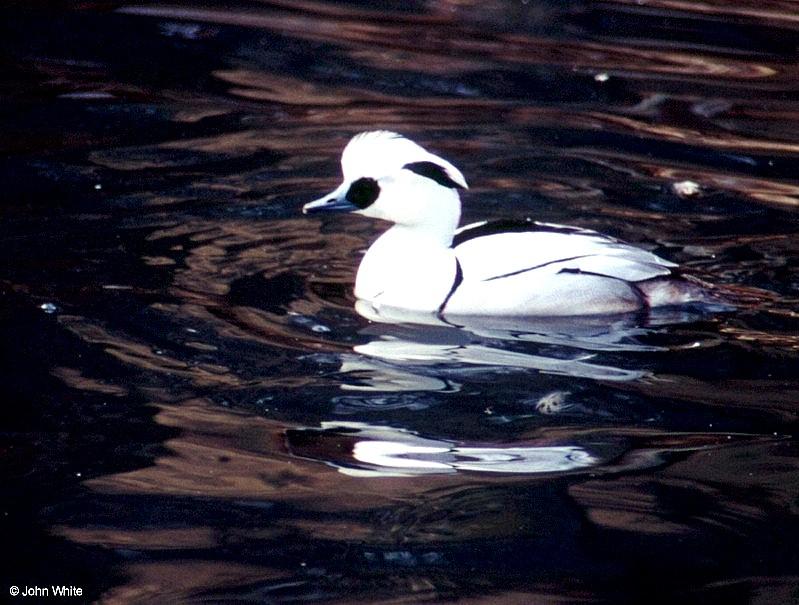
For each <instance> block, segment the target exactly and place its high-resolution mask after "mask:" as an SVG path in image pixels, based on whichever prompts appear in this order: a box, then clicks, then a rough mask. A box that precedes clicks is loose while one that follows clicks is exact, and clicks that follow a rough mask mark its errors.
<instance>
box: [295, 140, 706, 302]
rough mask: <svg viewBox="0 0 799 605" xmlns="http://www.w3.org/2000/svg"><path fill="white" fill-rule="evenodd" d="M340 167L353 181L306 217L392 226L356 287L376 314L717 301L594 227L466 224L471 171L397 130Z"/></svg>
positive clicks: (357, 143)
mask: <svg viewBox="0 0 799 605" xmlns="http://www.w3.org/2000/svg"><path fill="white" fill-rule="evenodd" d="M341 163H342V172H343V175H344V182H343V183H342V184H341V185H340V186H339V187H338V188H337V189H336V190H335V191H333V192H332V193H331V194H329V195H327V196H325V197H323V198H320V199H319V200H317V201H314V202H311V203H309V204H306V205H305V206H304V208H303V211H304V212H306V213H314V212H323V211H340V210H349V211H354V212H357V213H359V214H363V215H365V216H370V217H373V218H380V219H383V220H387V221H390V222H392V223H393V226H392V227H391V228H390V229H388V230H387V231H386V232H385V233H384V234H383V235H381V236H380V237H379V238H378V239H377V241H375V242H374V244H372V246H371V247H370V248H369V250H368V251H367V253H366V255H365V256H364V258H363V260H362V262H361V265H360V268H359V269H358V275H357V278H356V282H355V295H356V296H357V298H358V299H360V300H362V301H366V302H368V303H370V304H371V305H372V306H373V307H375V308H376V309H379V308H381V307H391V308H398V309H406V310H409V311H414V312H431V313H438V314H442V315H444V314H445V315H448V316H450V315H452V316H457V315H483V316H564V315H595V314H611V313H625V312H631V311H640V310H642V309H647V308H649V307H654V306H662V305H674V304H682V303H687V302H692V301H706V300H710V298H709V295H708V294H707V292H705V291H704V290H703V289H702V288H700V287H698V286H696V285H694V284H692V283H690V282H687V281H685V280H683V279H681V278H679V277H678V276H677V275H676V273H675V269H676V265H675V264H674V263H672V262H670V261H667V260H665V259H662V258H660V257H659V256H656V255H655V254H652V253H651V252H647V251H646V250H641V249H639V248H636V247H633V246H631V245H629V244H626V243H624V242H621V241H618V240H616V239H614V238H611V237H608V236H605V235H602V234H600V233H597V232H595V231H591V230H588V229H580V228H577V227H567V226H562V225H552V224H545V223H536V222H533V221H531V220H523V221H496V222H482V223H475V224H473V225H468V226H466V227H462V228H460V229H458V228H457V225H458V222H459V220H460V210H461V207H460V197H459V195H458V190H459V189H466V188H467V185H466V181H465V179H464V177H463V175H462V174H461V173H460V171H458V169H457V168H455V167H454V166H453V165H452V164H450V163H449V162H447V161H446V160H444V159H442V158H440V157H438V156H436V155H434V154H432V153H430V152H428V151H426V150H425V149H423V148H422V147H420V146H419V145H417V144H416V143H413V142H412V141H410V140H408V139H406V138H404V137H402V136H400V135H398V134H395V133H392V132H386V131H375V132H367V133H362V134H360V135H357V136H356V137H354V138H353V139H352V140H351V141H350V142H349V144H348V145H347V146H346V147H345V149H344V152H343V154H342V161H341Z"/></svg>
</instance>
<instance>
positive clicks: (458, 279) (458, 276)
mask: <svg viewBox="0 0 799 605" xmlns="http://www.w3.org/2000/svg"><path fill="white" fill-rule="evenodd" d="M462 282H463V268H462V267H461V262H460V261H459V260H458V259H457V258H456V259H455V279H454V280H452V287H451V288H450V289H449V293H448V294H447V296H446V298H445V299H444V302H442V303H441V304H440V305H439V307H438V312H439V313H441V312H443V311H444V307H446V306H447V303H448V302H449V299H450V298H452V295H453V294H455V290H457V289H458V286H460V285H461V283H462Z"/></svg>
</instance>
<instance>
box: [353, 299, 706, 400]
mask: <svg viewBox="0 0 799 605" xmlns="http://www.w3.org/2000/svg"><path fill="white" fill-rule="evenodd" d="M356 310H357V311H358V313H360V314H361V315H362V316H363V317H365V318H367V319H369V320H370V321H372V322H373V323H372V324H371V325H370V326H368V327H367V328H365V329H364V330H362V331H361V334H363V335H367V336H369V337H371V340H369V342H366V343H364V344H360V345H357V346H355V347H354V348H353V349H354V351H355V352H356V353H359V354H360V357H355V356H342V361H341V369H340V371H341V372H342V373H345V374H348V375H350V376H351V377H357V381H356V382H353V381H350V382H349V383H348V384H346V385H345V386H344V387H343V388H345V389H348V390H362V391H370V390H389V391H402V390H422V391H457V390H458V388H459V385H458V383H457V382H456V381H454V380H453V378H454V377H457V376H458V375H462V374H464V373H470V372H471V371H477V372H479V371H486V370H491V369H494V370H496V369H520V370H537V371H539V372H542V373H545V374H554V375H561V376H572V377H575V378H590V379H594V380H605V381H633V380H638V379H640V378H644V377H646V376H648V375H649V374H650V373H649V371H648V370H645V369H641V368H629V367H620V366H619V365H617V364H618V361H615V363H609V362H607V361H606V360H604V359H602V358H601V357H600V355H601V354H603V353H649V352H656V351H662V350H665V349H664V348H663V347H659V346H654V345H652V344H647V343H645V342H643V341H642V340H641V339H642V337H644V336H646V335H647V334H650V333H652V331H653V330H654V329H656V328H657V327H659V326H664V325H673V324H677V323H684V322H688V321H693V320H695V319H697V317H698V316H699V315H698V313H695V312H694V313H691V312H688V311H685V310H678V311H668V310H667V311H664V312H660V313H658V314H650V315H649V316H647V317H646V318H643V319H642V318H641V317H639V316H636V315H626V316H614V317H593V316H592V317H574V318H546V317H544V318H525V317H519V318H503V317H446V318H441V317H439V316H436V315H433V314H422V313H412V312H408V311H405V310H401V309H391V308H386V307H381V308H376V307H374V306H372V305H371V304H369V303H365V302H363V301H358V302H357V303H356ZM627 361H628V360H625V362H627ZM443 368H446V372H445V371H444V370H443ZM470 368H471V370H470Z"/></svg>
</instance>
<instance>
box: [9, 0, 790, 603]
mask: <svg viewBox="0 0 799 605" xmlns="http://www.w3.org/2000/svg"><path fill="white" fill-rule="evenodd" d="M0 33H2V35H0V45H2V49H3V56H4V59H3V61H2V62H0V69H2V72H3V77H2V79H0V96H2V100H3V107H4V109H5V111H3V112H2V113H1V114H0V128H2V132H3V135H4V136H3V137H2V141H0V147H2V156H0V174H2V182H3V189H4V192H3V198H4V203H3V205H2V224H3V229H2V235H1V237H2V245H3V259H4V260H3V271H2V274H1V275H0V287H1V288H2V298H0V300H2V304H1V305H0V312H1V315H0V326H1V327H2V331H3V337H2V343H3V348H4V353H5V356H4V363H3V368H4V370H5V372H4V379H3V386H4V391H5V397H4V400H5V405H4V406H3V426H4V427H6V428H5V437H6V440H5V445H4V447H3V453H4V456H3V460H4V463H5V469H4V470H5V474H4V476H5V481H4V505H3V515H2V523H3V527H4V533H5V535H6V536H7V540H6V543H7V544H8V545H9V547H8V551H9V558H11V559H12V563H11V564H10V565H8V566H7V567H6V568H4V569H3V577H4V579H5V580H6V582H5V585H4V587H2V588H1V589H2V590H3V591H6V590H7V586H10V585H12V584H15V585H19V586H25V585H28V586H35V585H40V586H46V585H51V584H56V583H64V584H72V585H76V586H82V587H83V588H84V592H85V593H86V594H87V595H88V596H87V599H86V600H91V601H94V600H96V601H100V602H108V603H136V602H142V603H146V602H237V603H239V602H244V603H249V602H266V603H284V602H314V601H322V602H331V603H338V602H340V603H344V602H347V603H351V602H381V603H382V602H385V603H409V602H410V603H416V602H425V601H430V602H443V601H450V600H460V601H461V602H465V603H530V602H553V603H578V602H579V603H624V602H630V603H638V602H663V603H673V602H677V601H680V602H697V603H699V602H701V603H725V604H727V603H788V602H792V601H797V600H799V581H797V578H798V577H799V555H797V549H796V548H795V544H796V543H797V540H799V510H797V503H798V502H799V475H798V474H797V471H799V448H798V447H797V441H796V439H795V436H794V435H795V432H796V428H797V412H798V411H799V379H798V378H797V367H798V366H797V362H798V361H799V337H797V333H799V314H798V313H799V311H797V300H799V270H797V265H799V237H798V236H797V234H798V233H799V219H798V218H797V216H798V215H797V212H799V179H797V174H799V172H798V167H799V163H798V162H797V160H799V135H797V133H798V132H799V128H797V127H798V126H799V101H798V100H797V95H796V82H797V67H796V65H797V62H796V61H797V48H799V18H797V16H796V11H795V8H794V7H793V5H792V3H789V2H779V1H771V2H769V1H766V2H759V3H757V4H756V5H755V4H752V3H745V2H741V3H729V2H721V1H718V2H715V1H713V2H703V3H690V2H671V1H669V2H666V1H663V2H661V1H659V0H651V1H648V2H640V1H639V2H627V1H624V0H618V1H607V2H600V3H596V2H570V3H559V2H546V1H536V0H531V1H530V2H521V3H517V2H514V3H510V2H508V3H499V2H479V3H477V2H468V1H466V2H440V3H433V2H430V3H427V2H388V3H381V4H380V7H379V8H377V7H376V5H373V4H370V3H366V2H353V3H338V2H322V1H311V0H308V1H303V2H291V3H289V2H281V1H241V2H225V3H196V2H188V1H186V2H181V1H175V2H169V3H164V2H157V1H156V2H147V3H140V4H137V3H125V2H111V1H107V0H97V1H93V2H66V1H65V2H59V3H57V4H56V5H54V4H53V3H44V2H30V3H13V4H12V6H10V7H9V8H6V9H5V12H4V18H3V20H2V22H0ZM374 128H385V129H393V130H397V131H399V132H402V133H403V134H406V135H407V136H409V137H411V138H413V139H415V140H418V141H419V142H420V143H422V144H423V145H425V146H427V147H429V148H431V149H432V150H435V151H436V152H438V153H440V154H441V155H442V156H444V157H446V158H448V159H450V160H451V161H452V162H453V163H454V164H456V165H457V166H458V167H459V168H461V169H462V171H463V172H464V174H465V175H466V178H467V180H468V181H469V183H470V187H471V188H470V190H469V191H468V192H466V193H465V194H464V220H465V221H472V220H481V219H485V218H503V217H522V216H530V217H534V218H535V219H537V220H542V221H549V222H557V223H568V224H576V225H580V226H584V227H589V228H593V229H597V230H600V231H603V232H606V233H609V234H611V235H614V236H617V237H620V238H623V239H625V240H628V241H631V242H635V243H636V244H638V245H640V246H642V247H645V248H647V249H650V250H653V251H654V252H656V253H658V254H661V255H662V256H664V257H666V258H669V259H670V260H673V261H676V262H679V263H681V264H682V265H683V266H684V267H686V270H687V271H689V272H691V273H692V274H694V275H697V276H699V277H701V278H703V279H707V280H709V281H712V282H714V283H717V284H721V285H723V286H725V287H728V288H737V289H738V294H739V296H740V298H741V300H742V301H743V304H742V305H741V306H740V307H739V308H738V309H737V310H735V311H733V312H727V313H707V312H700V310H695V309H689V310H681V311H673V312H667V313H662V314H655V315H653V316H651V317H648V318H641V317H616V318H601V319H597V318H595V319H590V320H588V319H585V320H557V321H548V320H535V321H534V320H527V321H518V322H504V323H503V322H499V323H496V322H494V323H491V322H472V323H470V324H469V323H466V324H464V325H462V327H460V328H456V327H453V326H448V325H426V326H419V325H415V324H413V323H411V322H409V321H399V320H398V319H397V318H394V319H393V320H390V318H389V319H386V318H375V317H372V318H371V319H368V318H367V317H365V316H364V315H362V314H359V313H358V312H357V311H356V309H355V301H354V299H353V296H352V293H351V292H352V283H353V280H354V273H355V269H356V267H357V264H358V262H359V259H360V257H361V255H362V253H363V251H364V250H365V249H366V248H367V247H368V245H369V243H370V242H371V241H372V240H373V239H374V238H375V237H376V235H377V234H378V233H379V232H380V230H381V229H382V228H384V226H383V225H379V224H376V223H373V222H370V221H368V220H365V219H363V218H361V217H356V216H344V217H340V216H339V217H329V218H328V217H325V218H323V219H315V218H308V217H303V216H302V215H301V214H300V208H301V206H302V204H303V203H305V202H307V201H309V200H311V199H314V198H315V197H317V196H318V195H319V194H321V193H323V192H325V191H328V190H329V189H330V188H331V187H333V186H334V185H336V184H337V182H338V177H339V175H338V170H339V168H338V158H339V154H340V151H341V148H342V147H343V145H344V144H345V143H346V141H347V140H348V139H349V138H350V137H351V136H352V135H353V134H355V133H357V132H359V131H362V130H366V129H374ZM694 184H695V185H694ZM4 594H5V592H4Z"/></svg>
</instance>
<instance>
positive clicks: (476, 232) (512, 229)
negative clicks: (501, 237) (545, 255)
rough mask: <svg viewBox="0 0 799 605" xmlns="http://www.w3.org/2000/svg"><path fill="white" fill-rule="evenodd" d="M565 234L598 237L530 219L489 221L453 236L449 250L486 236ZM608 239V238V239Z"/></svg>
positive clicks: (587, 230) (586, 230)
mask: <svg viewBox="0 0 799 605" xmlns="http://www.w3.org/2000/svg"><path fill="white" fill-rule="evenodd" d="M526 232H529V233H565V234H576V235H598V234H597V233H596V232H594V231H591V230H589V229H582V228H580V227H569V226H565V225H546V224H541V223H536V222H535V221H534V220H532V219H525V220H519V219H503V220H498V221H491V222H489V223H485V224H483V225H478V226H477V227H472V228H471V229H466V230H464V231H460V232H458V233H456V234H455V237H453V238H452V244H451V245H450V247H451V248H455V247H457V246H460V245H461V244H462V243H464V242H467V241H469V240H470V239H475V238H477V237H485V236H486V235H497V234H500V233H526ZM608 239H610V238H608Z"/></svg>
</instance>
